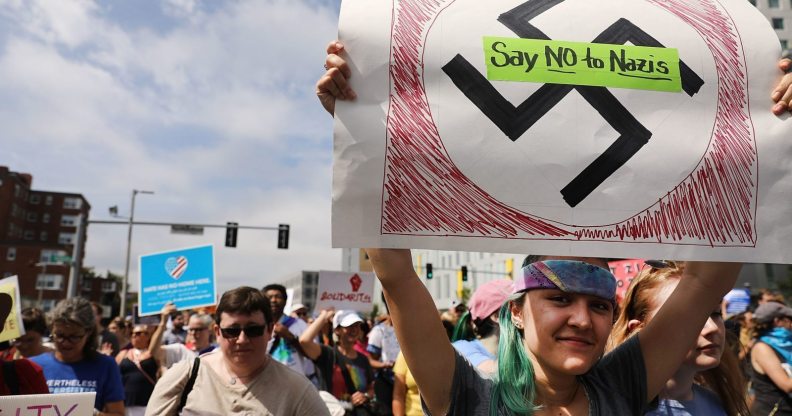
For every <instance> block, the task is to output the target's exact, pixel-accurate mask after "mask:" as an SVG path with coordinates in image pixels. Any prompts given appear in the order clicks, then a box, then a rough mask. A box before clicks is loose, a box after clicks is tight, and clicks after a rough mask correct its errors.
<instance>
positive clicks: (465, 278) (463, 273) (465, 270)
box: [462, 266, 467, 282]
mask: <svg viewBox="0 0 792 416" xmlns="http://www.w3.org/2000/svg"><path fill="white" fill-rule="evenodd" d="M462 281H463V282H467V266H462Z"/></svg>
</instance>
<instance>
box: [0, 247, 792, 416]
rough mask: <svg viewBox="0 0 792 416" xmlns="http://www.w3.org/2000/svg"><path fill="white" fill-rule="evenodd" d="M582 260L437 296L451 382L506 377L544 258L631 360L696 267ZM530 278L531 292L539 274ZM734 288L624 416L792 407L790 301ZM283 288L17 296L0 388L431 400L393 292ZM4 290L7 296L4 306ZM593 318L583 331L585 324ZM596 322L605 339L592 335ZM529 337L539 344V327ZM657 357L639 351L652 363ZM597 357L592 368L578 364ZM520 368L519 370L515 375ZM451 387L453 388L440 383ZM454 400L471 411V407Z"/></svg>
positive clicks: (167, 410)
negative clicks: (205, 297) (48, 298)
mask: <svg viewBox="0 0 792 416" xmlns="http://www.w3.org/2000/svg"><path fill="white" fill-rule="evenodd" d="M389 255H392V254H389ZM374 261H375V264H377V263H376V262H378V261H382V260H378V259H377V258H376V257H374ZM589 261H590V263H595V261H594V260H592V259H589ZM590 263H584V262H576V261H569V260H555V259H553V258H544V257H537V256H529V257H528V258H526V261H525V264H524V265H523V266H524V267H523V276H522V278H520V277H518V278H516V279H515V280H514V281H512V280H509V279H496V280H492V281H489V282H487V283H485V284H483V285H481V286H480V287H479V288H478V289H477V290H476V291H475V292H474V293H473V296H472V297H471V298H470V300H469V302H467V304H465V303H459V304H456V305H454V306H453V307H452V308H450V309H449V310H446V311H437V310H434V312H433V313H434V316H436V318H437V320H438V321H440V320H443V319H447V320H448V323H447V324H448V325H453V326H454V331H452V333H451V334H448V332H447V331H445V330H441V333H442V336H443V338H444V339H445V340H446V342H449V344H447V345H453V347H454V350H455V351H456V352H454V353H453V354H452V357H453V356H456V357H457V358H455V360H456V364H455V365H456V370H455V373H454V374H453V375H452V377H450V378H449V381H452V380H453V383H454V384H455V386H454V388H457V389H458V388H460V387H458V386H456V384H458V383H460V381H459V380H456V378H458V377H461V378H463V379H464V380H463V381H461V383H473V384H476V383H478V384H479V386H478V387H482V386H483V385H486V384H482V383H496V382H497V381H498V380H502V379H503V375H501V374H499V371H500V372H503V371H504V370H503V368H501V367H502V366H503V365H504V364H508V365H514V364H513V363H511V364H510V363H508V362H504V360H513V359H514V353H515V351H517V352H518V354H519V351H520V350H521V348H522V347H519V348H517V349H515V350H514V351H509V348H515V347H510V346H509V345H510V343H513V342H514V341H515V339H517V340H520V341H519V342H518V344H519V343H522V342H523V341H522V340H524V339H525V337H526V335H525V331H526V330H527V329H526V328H525V325H527V324H523V327H522V328H520V327H519V326H518V325H520V324H519V323H518V322H519V321H518V320H517V319H518V318H515V316H514V315H512V314H511V309H510V307H511V308H513V307H514V306H510V305H514V302H515V301H516V300H517V299H519V294H520V293H525V290H524V289H522V288H521V286H520V285H526V284H529V283H530V282H536V281H540V284H538V285H535V286H536V287H535V288H547V287H546V284H547V281H542V279H543V277H542V276H546V275H545V273H548V270H549V271H552V273H553V274H554V275H555V276H556V277H558V279H560V281H561V282H564V283H566V284H570V285H574V284H577V285H578V286H577V287H578V288H577V289H575V290H578V291H580V292H583V291H584V290H586V291H588V294H587V295H585V296H588V298H586V302H584V303H585V304H586V306H585V309H587V310H588V312H586V313H573V314H572V315H573V316H572V317H569V316H566V317H565V318H564V319H566V320H568V321H567V322H566V325H567V326H570V327H573V328H576V329H577V330H578V332H572V333H570V334H573V333H574V334H578V335H575V336H572V335H569V334H567V335H569V337H570V339H571V340H572V341H571V342H573V343H577V344H581V345H576V347H579V348H581V349H583V350H585V348H584V347H585V345H586V342H588V341H586V340H585V339H583V338H584V337H585V336H584V335H581V334H589V335H586V336H592V337H593V338H592V339H591V340H589V341H590V342H592V343H598V344H602V345H603V351H604V352H605V357H608V355H609V354H611V353H612V351H630V350H632V354H633V357H632V359H633V360H636V357H635V355H634V354H635V352H636V351H635V349H636V346H637V341H635V339H637V336H636V335H637V334H641V333H642V332H644V331H645V330H646V329H647V328H648V327H650V324H651V322H652V321H654V320H656V319H660V318H658V316H659V314H661V313H662V307H663V305H664V304H666V303H667V302H670V301H673V299H672V296H673V295H672V294H673V293H675V292H674V290H675V289H676V288H677V287H678V286H679V285H681V284H682V282H683V281H685V279H691V277H690V276H688V274H686V268H687V267H689V266H687V265H686V264H685V263H681V262H660V263H661V264H660V265H657V264H655V263H653V265H652V266H651V267H650V266H645V267H644V269H642V270H641V272H640V273H639V275H638V276H637V277H636V278H635V279H634V280H633V281H632V283H631V285H630V287H629V289H628V291H627V292H626V295H625V297H624V299H620V300H618V303H617V300H616V299H615V297H612V296H610V293H611V292H610V291H611V289H615V281H614V280H612V279H613V278H612V276H610V275H609V273H608V272H607V271H606V270H605V269H604V268H602V267H597V266H595V265H592V264H590ZM691 267H694V266H691ZM587 273H588V275H587ZM592 273H593V274H592ZM581 275H583V276H588V279H593V280H592V281H593V282H596V285H591V286H589V287H583V286H579V285H580V282H576V281H575V279H576V277H575V276H581ZM520 281H522V283H519V282H520ZM526 282H529V283H526ZM562 286H563V284H562ZM611 286H612V287H611ZM550 289H551V291H549V292H548V296H550V298H549V301H550V303H551V306H552V304H553V303H557V304H561V305H562V308H568V307H571V306H568V305H571V304H574V303H575V301H576V298H575V296H579V295H580V294H578V293H577V292H572V291H571V289H568V291H565V290H562V289H556V290H552V289H553V288H550ZM526 290H527V291H528V293H531V292H532V291H533V288H528V289H526ZM736 290H738V291H740V293H738V294H735V293H732V296H726V297H724V298H723V301H722V302H721V303H720V304H713V307H711V308H710V309H709V310H708V312H707V313H708V317H707V318H706V322H705V324H704V326H703V328H702V329H701V330H700V331H699V334H698V336H697V340H696V342H695V343H694V344H692V345H693V347H692V348H690V345H688V347H687V348H689V350H687V352H686V353H685V355H684V359H683V360H682V361H681V364H679V365H677V366H676V367H675V368H676V370H675V371H673V372H667V374H669V377H668V378H667V380H666V381H665V382H663V383H659V384H658V385H657V386H656V392H654V393H650V392H648V391H647V387H644V388H643V389H641V391H640V392H639V393H641V394H642V395H643V396H646V395H649V394H651V395H652V396H651V397H648V396H647V397H646V398H647V399H649V398H654V397H655V396H657V399H656V400H654V401H653V402H651V404H650V401H649V400H642V401H646V404H647V405H646V406H644V405H643V404H641V405H638V406H637V407H636V408H635V409H632V410H630V412H633V413H630V414H640V413H634V412H636V411H639V410H636V409H640V412H643V414H647V415H668V414H671V415H679V414H681V415H685V414H690V415H749V414H754V415H786V414H792V398H790V397H791V396H790V394H789V393H790V392H792V366H791V364H792V330H791V329H792V308H790V307H788V306H786V303H785V300H784V297H783V296H782V295H780V294H779V293H776V292H771V291H767V290H762V291H760V292H758V293H755V294H751V292H750V289H747V288H746V289H736ZM614 293H615V292H614ZM286 296H287V295H286V290H285V288H284V287H283V286H280V285H268V286H266V287H265V288H264V289H263V290H259V289H254V288H250V287H240V288H237V289H234V290H231V291H229V292H226V293H225V294H223V296H222V297H221V299H220V302H219V304H218V305H217V309H216V311H215V312H214V313H206V311H176V307H175V306H174V305H171V304H168V305H165V307H164V308H163V309H162V311H161V313H160V315H159V319H158V323H157V324H152V325H144V324H140V323H134V322H132V321H131V319H124V318H120V317H117V318H113V319H110V320H109V322H108V323H107V328H106V329H105V328H104V327H103V326H102V320H101V319H97V315H98V314H100V313H101V306H99V305H96V304H91V303H90V302H88V301H87V300H85V299H81V298H72V299H67V300H63V301H61V302H60V303H58V304H57V305H56V306H55V308H54V309H53V310H51V311H50V312H49V313H48V314H44V313H43V312H42V311H41V310H39V309H36V308H27V309H24V310H23V311H22V320H23V323H24V327H25V335H23V336H21V337H20V338H18V339H16V340H13V342H11V343H8V344H7V345H5V349H4V350H3V355H4V357H5V363H11V364H12V365H15V366H16V371H17V373H18V376H17V377H16V378H17V379H16V380H14V381H13V383H9V381H10V380H8V373H7V372H6V371H5V370H4V372H3V383H2V387H0V393H2V394H33V393H55V394H57V393H69V392H85V391H91V392H95V393H96V399H95V407H96V412H95V414H99V415H176V414H217V415H220V414H237V413H239V414H266V413H265V412H267V411H268V412H271V413H272V414H276V415H281V414H283V415H321V414H331V415H338V416H342V415H360V416H389V415H395V416H413V415H422V414H424V409H423V408H422V404H421V396H420V393H419V389H418V384H417V382H416V379H415V378H414V376H413V371H411V368H410V367H409V365H408V361H407V360H406V359H405V355H404V353H403V352H402V351H401V347H400V345H399V341H398V340H397V337H396V332H397V331H396V330H395V328H394V323H393V320H392V319H393V317H392V316H391V315H390V314H389V309H388V308H387V306H388V303H387V302H386V303H385V305H386V309H385V311H384V312H385V313H383V314H380V315H378V316H374V315H363V314H360V313H357V312H355V311H351V310H340V311H336V310H333V309H327V310H320V311H309V310H308V309H307V308H306V307H305V305H302V304H295V305H294V306H293V307H292V308H291V311H290V313H286V311H284V308H285V305H286V304H287V302H286V301H287V298H286ZM383 300H385V297H384V296H383ZM5 301H6V299H5V297H2V295H0V318H2V317H3V316H2V315H3V313H2V312H3V310H2V309H3V308H2V306H3V304H4V303H5ZM524 301H525V302H527V301H528V300H527V299H526V300H524ZM534 301H535V300H534ZM391 302H392V303H393V300H392V299H391ZM9 305H10V302H9ZM504 305H507V306H504ZM523 306H524V307H527V305H526V304H523ZM555 307H558V305H556V306H555ZM9 309H10V306H9ZM550 310H552V309H550ZM726 311H728V312H726ZM542 312H543V313H544V314H545V315H546V316H545V318H543V319H545V320H550V319H552V318H550V317H551V316H552V314H549V313H548V310H547V309H543V310H542ZM556 313H557V311H556ZM5 315H6V316H7V312H5ZM99 316H101V315H99ZM396 316H398V314H396ZM517 316H519V315H517ZM504 317H505V318H506V319H503V318H504ZM569 320H571V321H572V322H573V323H570V322H569ZM576 320H577V321H576ZM598 320H601V321H602V323H604V324H607V323H609V322H613V326H612V330H610V332H609V333H607V331H603V330H602V328H600V329H597V328H596V326H597V325H600V324H598V323H597V321H598ZM585 321H588V322H585ZM539 325H540V323H533V324H532V326H536V327H537V328H534V329H533V330H532V331H537V332H540V333H541V331H542V329H541V328H539V327H538V326H539ZM587 326H588V327H590V328H589V329H588V330H585V331H580V327H587ZM504 328H505V330H504ZM603 328H604V326H603ZM601 335H604V336H605V338H604V339H601V338H599V337H600V336H601ZM578 336H579V337H580V338H575V337H578ZM631 340H632V341H631ZM451 341H453V343H452V344H451V343H450V342H451ZM605 341H607V345H605V344H606V343H605ZM536 342H538V343H541V342H542V341H541V336H538V337H537V341H536ZM113 344H117V345H118V347H114V346H113ZM539 347H540V346H537V347H536V348H539ZM115 348H117V350H116V349H115ZM437 349H438V350H441V351H442V348H440V347H437ZM169 350H172V351H174V352H171V353H168V351H169ZM183 351H186V353H184V352H183ZM114 352H115V354H114ZM552 355H553V354H552V352H550V351H548V352H546V356H545V357H543V358H542V359H551V358H552ZM504 357H505V358H504ZM578 358H579V357H578ZM596 358H597V359H598V360H599V361H602V360H604V359H605V358H600V357H596ZM460 359H461V360H464V361H459V360H460ZM566 359H567V360H568V359H569V357H567V358H566ZM622 359H623V358H622ZM529 360H530V358H529ZM562 361H563V360H562ZM580 361H581V362H578V363H565V364H564V365H566V366H568V367H572V368H574V367H575V366H576V365H585V363H583V361H585V360H582V359H581V360H580ZM638 362H640V360H638ZM623 364H624V363H620V365H623ZM633 364H635V363H633ZM651 364H652V363H650V362H645V363H644V367H643V368H645V371H646V372H648V371H650V368H651ZM517 365H518V366H519V365H526V364H525V363H523V364H517ZM542 365H545V366H546V365H547V364H541V363H537V364H536V365H535V366H534V367H533V368H532V372H533V373H534V374H535V373H536V372H537V370H540V369H541V366H542ZM597 365H600V364H597ZM427 366H429V367H431V365H427ZM452 368H454V367H452ZM562 368H563V365H562ZM625 368H626V367H625ZM630 368H635V365H632V366H631V367H630ZM540 371H541V370H540ZM591 371H593V370H592V369H586V372H584V373H586V374H588V373H589V372H591ZM460 372H463V373H465V374H464V375H460V374H459V373H460ZM622 372H623V373H625V372H626V373H627V378H626V379H625V382H632V383H636V382H637V383H638V384H637V385H634V386H632V387H630V388H631V389H635V388H636V386H639V387H640V386H641V385H644V386H646V384H645V383H642V382H640V381H636V380H637V379H636V378H635V375H634V374H633V375H630V374H629V371H627V370H623V371H622ZM513 376H516V377H517V381H515V383H516V382H518V381H519V377H520V374H513ZM522 376H524V374H523V375H522ZM507 377H508V375H507ZM590 382H591V383H594V382H593V381H590ZM600 382H603V383H605V382H606V381H600ZM608 382H611V383H612V381H608ZM9 384H12V386H9ZM606 384H607V383H606ZM583 386H584V388H585V392H586V395H589V394H591V395H592V396H593V395H594V393H593V389H594V388H595V387H591V386H590V385H588V384H583ZM12 387H13V388H12ZM490 388H492V385H490ZM630 388H626V387H624V386H622V389H623V390H624V391H619V394H631V393H629V391H630ZM476 391H479V390H476ZM452 394H453V395H456V394H458V393H456V392H454V393H452V392H451V391H449V392H448V395H449V396H451V395H452ZM467 394H471V392H470V391H468V392H467ZM579 394H580V393H578V392H574V393H572V394H571V395H570V396H568V397H569V399H568V400H570V401H574V400H576V399H575V396H576V395H579ZM476 397H478V396H476ZM534 397H536V396H534ZM583 397H586V396H583ZM424 400H426V394H424ZM454 400H455V401H454V402H451V403H448V406H455V407H457V406H465V403H466V400H467V399H465V398H462V397H459V398H455V399H454ZM476 400H481V397H478V398H477V399H476ZM578 400H579V399H578ZM584 403H588V402H584ZM427 405H428V403H427ZM468 405H469V403H468ZM429 411H430V410H429V409H427V412H429ZM191 412H192V413H191ZM452 414H477V413H476V411H473V410H471V409H470V408H465V409H462V410H459V409H457V410H456V411H454V412H453V413H452ZM573 414H574V413H573ZM600 414H602V413H600Z"/></svg>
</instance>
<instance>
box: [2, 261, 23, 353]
mask: <svg viewBox="0 0 792 416" xmlns="http://www.w3.org/2000/svg"><path fill="white" fill-rule="evenodd" d="M0 293H6V294H8V295H10V296H11V300H12V306H11V313H9V314H8V318H6V320H5V322H4V323H3V329H2V332H0V342H4V341H8V340H12V339H16V338H19V337H20V336H22V335H24V334H25V327H24V326H23V325H22V305H21V302H20V297H19V280H18V279H17V276H11V277H6V278H5V279H0Z"/></svg>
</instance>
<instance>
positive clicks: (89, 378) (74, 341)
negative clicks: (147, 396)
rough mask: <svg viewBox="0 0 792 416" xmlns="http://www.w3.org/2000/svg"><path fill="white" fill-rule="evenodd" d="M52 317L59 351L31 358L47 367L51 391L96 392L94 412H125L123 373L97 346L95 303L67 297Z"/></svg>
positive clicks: (106, 415)
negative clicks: (92, 304) (93, 305)
mask: <svg viewBox="0 0 792 416" xmlns="http://www.w3.org/2000/svg"><path fill="white" fill-rule="evenodd" d="M49 321H50V333H51V338H52V341H53V342H54V344H55V351H54V352H49V353H44V354H41V355H37V356H35V357H33V358H31V361H33V362H35V363H36V364H38V365H40V366H41V368H42V369H43V370H44V377H45V378H46V379H47V386H49V390H50V393H54V394H58V393H84V392H96V399H95V402H94V415H101V416H123V415H124V412H125V409H124V386H123V384H122V383H121V373H120V372H119V370H118V365H117V364H116V362H115V360H114V359H113V358H112V357H108V356H106V355H104V354H100V353H99V352H97V350H96V349H97V346H98V338H99V337H98V336H97V330H98V327H97V325H96V320H95V318H94V312H93V309H92V308H91V303H90V302H88V300H86V299H83V298H69V299H64V300H62V301H60V302H58V304H57V305H55V308H53V309H52V311H50V313H49Z"/></svg>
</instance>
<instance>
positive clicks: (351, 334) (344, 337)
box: [335, 322, 362, 344]
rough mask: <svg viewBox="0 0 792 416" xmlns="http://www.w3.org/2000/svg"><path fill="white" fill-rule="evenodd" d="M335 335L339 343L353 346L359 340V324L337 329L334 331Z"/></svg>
mask: <svg viewBox="0 0 792 416" xmlns="http://www.w3.org/2000/svg"><path fill="white" fill-rule="evenodd" d="M335 332H336V335H338V339H339V341H342V342H344V343H346V344H354V343H355V342H357V340H358V339H360V335H361V334H362V328H361V323H360V322H356V323H354V324H352V325H350V326H348V327H341V326H340V327H338V328H336V329H335Z"/></svg>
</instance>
